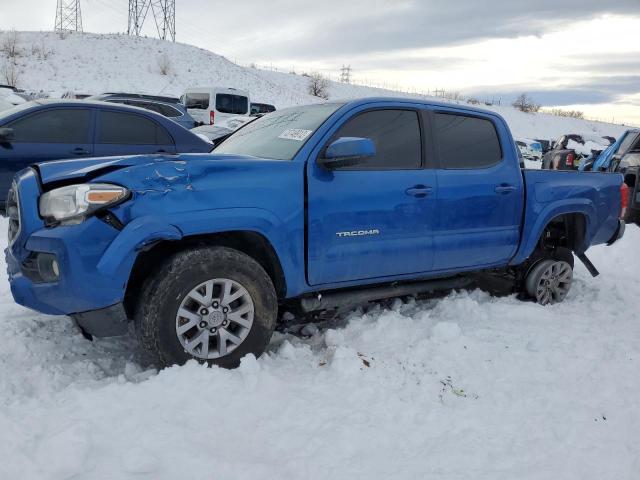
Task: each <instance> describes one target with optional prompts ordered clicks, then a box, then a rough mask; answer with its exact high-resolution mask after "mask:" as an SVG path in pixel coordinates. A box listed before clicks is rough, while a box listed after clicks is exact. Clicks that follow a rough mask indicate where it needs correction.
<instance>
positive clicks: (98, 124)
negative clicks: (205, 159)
mask: <svg viewBox="0 0 640 480" xmlns="http://www.w3.org/2000/svg"><path fill="white" fill-rule="evenodd" d="M211 149H212V146H211V144H210V143H208V142H206V141H205V140H203V139H201V138H200V137H198V136H197V135H194V134H193V133H191V132H190V131H188V130H186V129H184V128H182V127H181V126H179V125H178V124H176V123H175V122H172V121H171V120H169V119H168V118H166V117H163V116H162V115H159V114H157V113H155V112H152V111H149V110H144V109H142V108H135V107H129V106H126V105H119V104H115V103H106V102H95V101H86V100H36V101H33V102H27V103H25V104H23V105H19V106H17V107H14V108H11V109H9V110H5V111H3V112H0V200H1V202H0V207H1V206H2V204H4V197H5V196H6V192H7V191H8V190H9V187H10V186H11V180H12V178H13V176H14V175H15V173H16V172H18V171H19V170H22V169H23V168H26V167H27V166H29V165H31V164H33V163H36V162H42V161H49V160H58V159H67V158H81V157H104V156H111V155H135V154H141V153H145V154H150V153H165V154H176V153H207V152H209V151H211Z"/></svg>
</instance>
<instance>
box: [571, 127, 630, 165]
mask: <svg viewBox="0 0 640 480" xmlns="http://www.w3.org/2000/svg"><path fill="white" fill-rule="evenodd" d="M639 138H640V129H637V128H635V129H630V130H627V131H626V132H624V133H623V134H622V135H621V136H620V138H618V140H615V141H614V143H613V144H611V145H610V146H609V147H607V148H606V149H605V150H604V151H602V153H600V155H598V157H597V158H594V159H593V161H592V162H583V163H582V164H581V165H580V170H584V171H597V172H606V171H615V170H616V168H617V166H618V165H617V164H618V163H619V161H620V158H621V157H622V156H623V155H624V154H625V153H626V152H627V151H628V150H629V149H630V148H631V147H633V146H634V145H635V144H636V141H637V140H638V139H639ZM614 159H615V161H614V163H613V165H612V160H614Z"/></svg>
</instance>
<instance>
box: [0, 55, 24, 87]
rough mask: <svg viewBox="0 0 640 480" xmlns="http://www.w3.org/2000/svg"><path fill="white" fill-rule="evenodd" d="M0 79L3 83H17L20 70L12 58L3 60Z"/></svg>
mask: <svg viewBox="0 0 640 480" xmlns="http://www.w3.org/2000/svg"><path fill="white" fill-rule="evenodd" d="M2 79H3V80H4V83H6V84H7V85H11V86H14V87H15V86H16V85H17V84H18V80H19V79H20V71H19V70H18V65H16V63H15V62H13V61H12V60H7V61H6V62H4V65H3V67H2Z"/></svg>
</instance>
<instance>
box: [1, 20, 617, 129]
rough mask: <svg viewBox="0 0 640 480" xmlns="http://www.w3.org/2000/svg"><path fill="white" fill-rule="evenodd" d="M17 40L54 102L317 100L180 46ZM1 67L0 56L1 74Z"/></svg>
mask: <svg viewBox="0 0 640 480" xmlns="http://www.w3.org/2000/svg"><path fill="white" fill-rule="evenodd" d="M9 35H12V33H11V32H0V45H2V44H3V43H4V41H5V39H6V38H8V36H9ZM17 38H18V49H19V52H20V56H19V57H17V58H16V62H17V65H18V67H17V70H18V73H19V78H18V82H17V83H18V86H19V87H21V88H24V89H26V90H28V91H40V90H42V91H44V92H47V93H49V94H52V95H53V96H61V95H62V94H63V93H65V92H67V91H72V92H76V93H88V94H97V93H102V92H107V91H111V92H113V91H127V92H140V93H152V94H172V95H176V96H179V95H181V94H182V93H183V92H184V90H185V89H186V88H188V87H196V86H211V85H216V86H224V87H235V88H239V89H243V90H248V91H249V92H250V93H251V96H252V99H253V100H255V101H258V102H267V103H272V104H274V105H276V107H278V108H284V107H288V106H292V105H301V104H307V103H311V102H318V101H321V100H320V99H319V98H317V97H313V96H311V95H309V94H308V93H307V85H308V79H307V78H306V77H304V76H302V75H299V74H298V75H294V74H289V73H282V72H271V71H265V70H259V69H255V68H245V67H241V66H238V65H236V64H234V63H232V62H230V61H229V60H227V59H225V58H224V57H222V56H220V55H216V54H215V53H212V52H210V51H208V50H204V49H201V48H197V47H194V46H191V45H185V44H182V43H171V42H163V41H161V40H157V39H153V38H138V37H130V36H127V35H99V34H90V33H85V34H72V35H67V36H66V37H64V38H61V37H60V36H59V35H58V34H55V33H53V32H18V33H17ZM4 61H5V60H4V59H3V57H2V54H1V53H0V69H1V68H2V66H3V62H4ZM160 64H164V65H169V71H168V74H167V75H163V74H161V72H160V70H161V69H160ZM336 68H337V66H336ZM298 73H301V72H298ZM356 74H357V71H356ZM356 76H357V75H356ZM435 87H444V88H446V87H447V86H446V85H444V86H442V85H440V86H435V85H434V86H433V88H435ZM328 93H329V97H330V99H332V100H336V99H348V98H356V97H370V96H406V95H404V94H400V93H398V92H394V91H391V90H383V89H378V88H370V87H364V86H359V85H348V84H344V83H337V82H330V85H329V92H328ZM487 108H489V109H491V110H494V111H496V112H498V113H500V114H501V115H502V116H504V117H505V119H506V120H507V122H508V123H509V126H510V128H511V130H512V132H513V134H514V136H517V137H525V138H541V139H549V140H555V139H556V138H558V137H559V136H560V135H563V134H566V133H576V134H582V135H587V136H595V137H598V136H602V135H610V136H614V137H616V138H617V137H618V136H619V135H620V134H621V133H622V132H624V131H625V130H626V128H625V127H622V126H620V125H611V124H608V123H601V122H590V121H584V120H578V119H573V118H565V117H556V116H553V115H547V114H527V113H522V112H519V111H517V110H515V109H514V108H512V107H511V106H502V107H499V106H495V107H487Z"/></svg>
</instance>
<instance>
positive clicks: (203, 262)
mask: <svg viewBox="0 0 640 480" xmlns="http://www.w3.org/2000/svg"><path fill="white" fill-rule="evenodd" d="M277 310H278V303H277V297H276V292H275V288H274V286H273V283H272V282H271V279H270V278H269V275H267V273H266V272H265V271H264V269H263V268H262V266H261V265H260V264H259V263H258V262H256V261H255V260H254V259H253V258H251V257H249V256H248V255H245V254H244V253H242V252H239V251H237V250H233V249H231V248H226V247H197V248H191V249H188V250H183V251H181V252H178V253H176V254H175V255H173V256H172V257H170V258H169V259H168V260H167V261H166V262H165V264H164V265H162V266H161V267H160V268H159V269H158V270H157V271H156V272H155V274H154V275H152V276H151V277H150V278H149V279H148V280H147V281H146V282H145V284H144V286H143V289H142V294H141V298H140V301H139V302H138V308H137V312H136V315H135V319H134V322H135V327H136V332H137V336H138V338H139V340H140V343H141V344H142V346H143V348H144V349H145V350H146V351H147V352H148V353H149V355H150V356H151V357H152V358H153V360H154V363H156V364H157V365H158V366H161V367H163V366H168V365H173V364H179V365H181V364H183V363H185V362H186V361H188V360H190V359H195V360H198V361H199V362H201V363H205V362H206V363H208V364H211V365H218V366H220V367H224V368H235V367H237V366H238V365H239V363H240V359H241V358H242V357H243V356H245V355H246V354H248V353H252V354H254V355H255V356H256V357H258V356H260V355H261V354H262V353H263V352H264V350H265V348H266V347H267V345H268V344H269V340H270V339H271V335H272V333H273V330H274V328H275V324H276V318H277Z"/></svg>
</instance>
